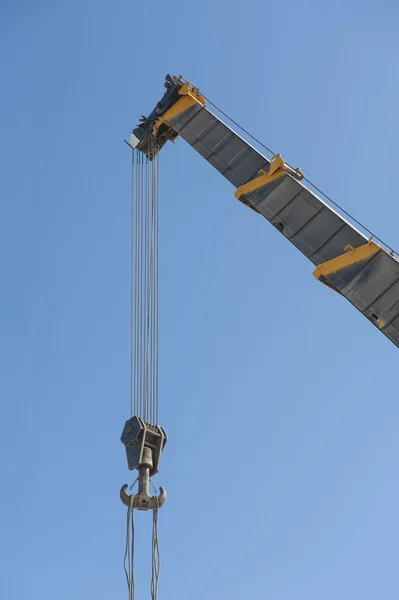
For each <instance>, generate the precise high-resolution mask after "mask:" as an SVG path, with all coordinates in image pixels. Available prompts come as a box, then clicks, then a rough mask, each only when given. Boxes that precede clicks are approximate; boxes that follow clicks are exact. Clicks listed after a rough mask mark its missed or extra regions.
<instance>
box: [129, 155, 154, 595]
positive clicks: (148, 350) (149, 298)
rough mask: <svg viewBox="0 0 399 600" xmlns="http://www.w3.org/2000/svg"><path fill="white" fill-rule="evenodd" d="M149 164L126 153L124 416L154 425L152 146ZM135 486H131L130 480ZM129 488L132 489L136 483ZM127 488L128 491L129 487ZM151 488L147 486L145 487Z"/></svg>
mask: <svg viewBox="0 0 399 600" xmlns="http://www.w3.org/2000/svg"><path fill="white" fill-rule="evenodd" d="M151 150H152V151H153V154H155V156H154V157H153V158H152V160H150V159H149V158H147V156H145V155H144V154H143V153H142V152H140V151H139V150H133V151H132V207H131V218H132V230H131V290H130V292H131V302H130V398H129V408H130V415H131V416H133V415H136V416H138V417H141V418H142V419H143V420H144V421H146V422H148V423H151V424H153V425H157V424H158V414H159V401H158V342H159V335H158V330H159V321H158V287H159V286H158V280H159V276H158V263H159V158H158V153H157V149H156V148H155V147H154V146H153V147H152V148H151V149H150V154H151V153H152V152H151ZM136 482H137V480H136ZM136 482H135V483H136ZM135 483H134V484H133V485H132V486H131V489H132V488H133V486H134V485H135ZM151 484H152V482H151ZM131 498H132V503H131V505H130V506H129V507H128V509H127V519H126V547H125V556H124V570H125V575H126V580H127V586H128V599H129V600H134V598H135V574H134V544H135V530H134V508H133V498H134V495H133V494H132V496H131ZM152 513H153V522H152V566H151V569H152V576H151V588H150V589H151V600H157V596H158V582H159V572H160V551H159V544H158V509H157V508H156V509H155V510H153V511H152Z"/></svg>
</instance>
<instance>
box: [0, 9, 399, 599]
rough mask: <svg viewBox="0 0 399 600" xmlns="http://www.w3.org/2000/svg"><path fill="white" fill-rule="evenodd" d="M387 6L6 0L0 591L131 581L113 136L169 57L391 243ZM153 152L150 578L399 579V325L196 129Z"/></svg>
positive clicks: (143, 525) (125, 328)
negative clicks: (235, 179)
mask: <svg viewBox="0 0 399 600" xmlns="http://www.w3.org/2000/svg"><path fill="white" fill-rule="evenodd" d="M398 25H399V7H398V5H397V3H395V2H393V1H391V2H384V3H379V4H376V3H371V2H360V1H359V2H357V1H355V2H349V3H348V2H343V1H342V0H338V1H337V2H335V3H331V4H329V5H325V3H322V2H316V1H314V2H311V1H306V0H305V1H304V2H301V3H297V2H294V1H293V0H287V1H286V2H285V3H284V5H283V6H279V5H278V4H270V5H268V4H265V3H264V2H261V1H260V0H248V1H247V2H245V3H244V2H237V1H230V2H227V1H224V0H223V1H218V2H214V1H212V0H203V1H202V2H201V3H198V4H187V3H186V2H183V1H182V0H177V1H173V2H170V3H164V2H162V3H161V2H155V3H151V4H146V3H144V2H141V3H137V2H136V3H133V2H127V1H126V0H117V1H116V2H113V3H112V4H111V3H108V2H107V3H106V2H103V1H102V0H99V1H97V2H93V1H92V0H81V1H79V2H78V1H77V0H70V1H69V2H67V3H51V2H48V1H41V0H37V1H35V2H26V1H25V2H19V3H12V2H10V1H8V2H7V1H5V2H2V3H1V7H0V49H1V54H2V56H3V62H2V65H1V67H0V69H1V111H0V120H1V131H2V143H1V145H0V159H1V164H2V167H3V169H2V176H1V178H0V190H1V198H2V202H1V212H2V214H1V219H0V224H1V225H0V226H1V236H0V240H1V242H0V243H1V256H2V283H3V285H2V294H1V297H0V305H1V306H0V307H1V314H2V317H3V318H2V319H1V330H2V331H1V333H2V335H1V340H2V344H1V355H2V365H3V370H2V371H3V373H2V394H1V395H2V415H1V420H0V423H1V425H0V450H1V451H0V461H1V479H0V491H1V506H2V510H1V516H0V530H1V543H0V559H1V565H2V569H1V575H0V596H1V597H4V598H7V599H8V600H20V599H21V598H24V597H27V596H29V598H30V599H31V600H36V599H40V600H47V599H49V600H50V599H53V598H54V597H56V598H57V600H67V599H68V600H69V599H70V598H72V597H73V598H74V599H75V600H86V599H87V598H88V597H91V598H94V597H95V598H96V599H97V600H102V599H104V600H105V599H107V600H108V599H109V598H111V597H112V598H123V597H126V595H125V594H126V589H125V580H124V574H123V571H122V558H123V551H124V542H125V539H124V536H125V509H124V507H123V506H122V504H121V503H120V501H119V498H118V493H119V488H120V485H121V484H122V483H124V482H125V481H131V480H132V476H131V474H130V473H129V472H128V471H127V468H126V463H125V455H124V449H123V446H122V444H121V443H120V441H119V436H120V433H121V430H122V426H123V423H124V421H125V419H126V417H127V416H128V412H129V248H130V239H129V236H130V222H129V218H130V155H129V151H128V149H127V147H126V145H125V144H124V143H123V139H124V138H125V137H126V136H128V135H129V133H130V131H131V129H132V128H133V127H134V126H135V124H136V123H137V120H138V117H139V116H140V115H141V114H144V113H146V112H149V111H150V110H151V109H152V108H153V106H154V103H155V101H156V100H158V98H159V97H160V96H161V94H162V92H163V87H162V86H163V80H164V76H165V74H166V73H168V72H171V73H172V74H177V75H178V74H180V73H181V74H183V75H184V76H185V77H187V78H189V79H190V80H191V81H193V82H194V83H195V84H196V85H198V86H199V87H200V88H201V90H203V91H204V93H205V95H207V96H208V97H210V98H211V99H212V100H214V101H215V102H216V103H217V104H218V105H220V106H221V107H223V108H224V110H225V111H226V112H227V113H229V114H231V115H232V116H233V117H234V118H235V119H236V120H237V121H238V122H240V123H242V124H243V125H244V126H245V127H247V128H248V129H249V130H250V131H252V132H253V133H254V134H255V135H256V136H257V137H259V138H260V139H262V140H263V141H264V142H265V143H266V144H267V145H269V146H270V147H271V148H273V149H275V150H276V151H278V152H282V154H283V156H284V157H285V158H286V160H287V161H288V162H289V163H290V164H293V165H294V166H297V165H299V166H300V167H301V168H302V170H303V171H304V172H305V174H306V176H307V177H309V179H311V180H313V181H315V182H316V183H317V184H318V185H319V186H320V187H321V188H322V189H324V190H325V191H326V192H328V193H329V194H330V195H331V196H332V197H333V198H335V199H336V200H337V201H338V202H339V203H341V204H342V205H343V206H345V208H346V209H347V210H349V211H350V212H352V213H354V214H355V215H356V217H357V218H358V219H359V220H361V221H362V222H364V223H366V224H367V225H368V226H369V227H370V228H371V229H373V230H374V231H376V232H377V233H378V234H379V235H380V236H381V237H382V238H383V239H385V240H386V241H387V242H388V243H390V244H391V245H393V246H394V247H395V246H396V247H398V246H399V243H398V222H399V208H398V205H397V177H396V165H397V164H398V161H399V150H398V144H397V140H398V137H399V124H398V94H399V75H398V69H397V64H398V49H399V41H398V38H397V29H398ZM161 172H162V175H161V194H162V197H161V203H162V208H161V265H160V266H161V285H160V294H161V295H160V323H161V324H160V327H161V330H160V338H161V346H160V408H161V422H162V424H163V425H164V426H165V428H166V429H167V431H168V434H169V442H168V446H167V449H166V450H165V453H164V456H163V463H162V470H161V472H160V474H159V475H157V478H156V483H157V484H158V485H159V484H161V485H164V486H165V487H166V488H167V490H168V493H169V499H168V503H167V505H166V506H165V507H164V508H163V509H162V513H161V514H160V543H161V552H162V569H161V586H160V594H159V598H160V599H161V598H164V599H172V598H181V597H183V596H184V597H185V596H189V597H190V599H191V600H197V599H198V600H199V599H201V600H202V599H203V598H204V597H205V598H207V599H208V600H213V599H215V600H216V599H218V600H219V599H220V598H229V600H241V599H242V598H244V597H245V598H246V597H260V598H262V597H265V598H271V599H273V600H291V599H295V600H319V599H320V598H321V597H322V598H323V600H336V598H337V597H339V598H342V599H343V600H345V599H348V600H349V599H350V600H352V599H353V598H362V600H375V599H376V598H384V600H391V599H395V600H396V599H397V598H398V596H399V582H398V577H397V556H398V553H399V542H398V540H399V520H398V510H397V507H398V502H399V484H398V477H397V473H398V468H397V467H398V454H399V440H398V436H397V421H398V418H399V408H398V398H397V381H398V375H397V361H398V358H399V354H398V350H397V349H396V348H395V347H394V346H393V345H391V344H390V343H389V342H388V341H387V340H386V339H385V338H384V337H383V336H382V335H380V334H378V332H377V331H376V330H375V329H374V328H373V327H372V326H371V325H370V324H369V323H368V322H367V321H366V320H365V319H364V318H363V317H362V316H361V315H360V314H359V313H358V312H357V311H356V310H355V309H354V308H353V307H351V306H350V305H349V304H348V303H347V302H344V301H343V300H342V299H340V298H339V297H338V296H337V295H336V294H333V293H332V292H330V291H329V290H328V289H326V288H324V287H323V286H321V285H320V284H318V283H317V282H316V281H315V280H314V278H313V277H312V275H311V270H312V269H311V265H310V263H308V261H306V259H305V258H304V257H303V256H302V255H300V254H299V253H298V252H297V251H296V250H295V248H293V247H292V246H291V245H290V244H288V243H287V242H286V240H285V239H284V238H283V237H282V236H280V235H279V234H278V232H277V231H275V230H274V229H273V228H272V227H271V226H270V225H269V224H268V223H267V222H266V221H265V220H264V219H262V218H261V217H259V216H257V215H256V214H255V213H254V212H252V211H250V210H248V209H247V208H246V207H245V206H243V205H241V204H240V203H239V202H237V201H236V200H235V199H234V197H233V192H234V189H233V188H232V186H230V184H228V183H227V182H226V181H225V180H224V179H223V178H222V177H221V176H220V175H218V174H217V173H216V172H214V171H213V170H212V168H211V167H210V166H209V165H208V164H206V163H205V161H203V160H202V159H201V157H200V156H198V155H197V154H196V153H195V152H193V151H192V150H191V149H190V148H189V147H188V146H187V145H185V143H184V142H183V141H182V140H178V141H177V143H176V144H175V145H172V144H169V145H168V146H167V147H165V148H164V149H163V151H162V157H161ZM136 523H137V529H138V533H137V535H138V547H137V561H136V568H137V578H138V591H139V594H138V598H148V597H149V579H150V515H146V514H140V515H138V517H137V519H136ZM124 595H125V596H124Z"/></svg>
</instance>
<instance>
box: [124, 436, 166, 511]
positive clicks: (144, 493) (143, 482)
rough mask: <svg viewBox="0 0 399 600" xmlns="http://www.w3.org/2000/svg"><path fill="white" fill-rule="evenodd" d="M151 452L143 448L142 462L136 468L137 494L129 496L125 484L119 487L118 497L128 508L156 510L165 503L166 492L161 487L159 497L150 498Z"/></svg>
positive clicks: (149, 449)
mask: <svg viewBox="0 0 399 600" xmlns="http://www.w3.org/2000/svg"><path fill="white" fill-rule="evenodd" d="M152 467H153V463H152V450H151V448H148V447H147V446H145V447H144V448H143V457H142V461H141V463H140V465H139V467H138V472H139V476H138V481H139V492H138V494H129V493H128V492H127V487H128V485H127V483H125V485H123V486H122V487H121V491H120V497H121V500H122V502H123V504H125V506H127V507H128V508H137V509H138V510H156V509H158V508H161V506H163V505H164V504H165V502H166V497H167V495H166V491H165V489H164V488H163V487H160V488H159V491H160V494H159V496H150V490H149V486H150V469H152Z"/></svg>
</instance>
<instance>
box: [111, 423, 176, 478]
mask: <svg viewBox="0 0 399 600" xmlns="http://www.w3.org/2000/svg"><path fill="white" fill-rule="evenodd" d="M167 440H168V436H167V435H166V432H165V430H164V429H163V427H160V426H159V425H151V423H147V422H146V421H144V420H143V419H142V418H141V417H137V416H134V417H131V418H130V419H128V420H127V421H126V423H125V426H124V428H123V431H122V435H121V442H122V444H124V446H125V447H126V458H127V466H128V468H129V470H130V471H133V469H138V468H139V467H140V465H142V464H143V459H144V448H150V449H151V451H152V462H153V464H152V467H151V468H150V476H151V477H152V476H153V475H155V473H158V471H159V465H160V462H161V453H162V450H163V449H164V447H165V444H166V442H167Z"/></svg>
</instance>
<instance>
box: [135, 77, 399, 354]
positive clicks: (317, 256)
mask: <svg viewBox="0 0 399 600" xmlns="http://www.w3.org/2000/svg"><path fill="white" fill-rule="evenodd" d="M165 87H166V92H165V94H164V96H163V98H162V99H161V100H160V101H159V102H158V103H157V105H156V107H155V109H154V110H153V111H152V113H151V114H150V115H149V117H147V118H145V117H143V118H142V120H141V123H140V124H139V125H138V126H137V128H136V129H134V130H133V133H132V135H131V137H130V139H129V142H128V143H129V145H130V146H131V147H132V148H138V149H139V150H141V151H142V152H144V153H145V154H147V156H149V158H152V156H151V154H150V152H151V151H152V152H154V150H153V149H154V148H157V150H156V151H159V149H161V148H162V146H163V145H164V144H165V142H166V141H168V140H172V141H173V140H175V139H176V138H177V137H178V136H180V137H181V138H183V139H184V140H185V141H186V142H187V143H188V144H189V145H190V146H191V147H192V148H193V149H194V150H196V151H197V152H198V154H200V155H201V156H202V157H203V158H204V159H205V160H206V161H207V162H208V163H209V164H210V165H211V166H212V167H213V168H214V169H216V170H217V171H219V173H221V174H222V175H223V176H224V177H225V178H226V179H227V180H228V181H229V182H230V183H231V184H232V185H233V186H234V187H235V188H236V191H235V196H236V198H237V199H239V200H240V201H241V202H242V203H244V204H246V205H247V206H248V207H249V208H251V209H252V210H254V211H256V212H257V213H259V214H261V215H262V216H263V217H264V218H265V219H267V220H268V221H269V222H270V223H271V224H272V225H273V226H274V227H275V228H276V229H277V230H278V231H279V232H280V233H281V234H282V235H283V236H284V237H285V238H286V239H287V240H289V241H290V242H291V244H293V246H295V247H296V248H297V249H298V250H300V251H301V252H302V254H303V255H305V256H306V258H308V259H309V260H310V261H311V263H313V265H314V266H315V269H314V271H313V274H314V276H315V278H316V279H317V280H319V281H320V282H322V283H323V284H325V285H326V286H328V287H329V288H331V289H333V290H334V291H336V292H338V293H339V294H340V295H342V296H343V297H344V298H346V299H347V300H348V301H349V302H350V303H351V304H353V306H355V307H356V308H357V309H358V310H359V311H360V312H361V313H362V314H363V315H364V316H365V317H366V318H367V319H368V320H369V321H370V322H371V323H373V325H375V327H377V328H378V329H379V330H380V331H381V332H382V333H383V334H384V335H385V336H386V337H387V338H388V339H389V340H391V342H393V343H394V344H395V345H396V346H399V261H398V259H397V258H396V256H395V255H394V254H393V252H391V253H389V252H388V251H387V250H385V249H384V248H383V247H382V246H381V245H379V244H377V243H376V242H375V241H373V240H372V239H371V238H368V237H367V236H365V235H364V234H363V233H361V232H360V231H358V230H357V229H356V228H355V227H354V226H353V225H352V224H351V223H350V222H349V221H347V220H346V219H345V218H344V217H342V216H341V215H340V214H339V213H338V212H337V211H335V210H333V209H332V208H331V207H330V206H329V205H328V204H326V202H324V201H323V200H322V199H321V198H319V197H318V196H317V195H316V194H314V193H313V192H312V191H311V190H310V189H308V188H307V187H306V186H305V185H304V183H303V181H302V179H303V174H302V172H301V171H300V169H292V168H291V167H289V166H288V165H287V164H286V163H285V162H284V160H283V159H282V157H281V156H280V155H276V156H274V157H273V158H272V159H271V160H268V159H267V158H266V157H265V156H263V155H262V154H261V153H260V152H259V151H258V150H256V149H255V148H254V147H253V146H252V145H251V144H249V143H248V142H247V141H246V140H245V139H243V138H242V137H241V136H239V135H238V134H237V133H236V132H235V131H233V130H232V129H231V128H230V127H228V126H227V125H226V124H225V123H224V122H223V121H221V119H220V118H219V117H218V116H216V115H215V114H213V113H212V112H211V111H210V110H208V108H207V107H206V100H205V98H204V97H203V96H202V95H201V94H200V92H199V90H198V89H197V88H195V87H194V86H193V85H192V84H190V83H189V82H187V81H186V80H184V79H183V78H177V77H171V76H170V75H168V76H167V77H166V82H165ZM149 140H151V141H152V143H149ZM150 149H151V150H150ZM323 329H324V333H325V331H326V325H324V328H323Z"/></svg>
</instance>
